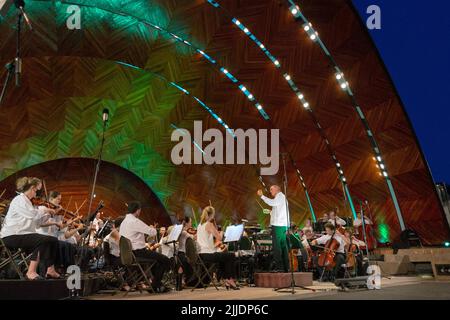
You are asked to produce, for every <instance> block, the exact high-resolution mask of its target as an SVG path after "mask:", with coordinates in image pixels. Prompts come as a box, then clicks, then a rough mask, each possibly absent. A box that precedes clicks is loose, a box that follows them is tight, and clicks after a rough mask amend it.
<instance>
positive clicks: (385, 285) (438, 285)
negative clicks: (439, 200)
mask: <svg viewBox="0 0 450 320" xmlns="http://www.w3.org/2000/svg"><path fill="white" fill-rule="evenodd" d="M310 288H313V289H317V291H316V292H312V291H310V290H303V289H296V292H295V294H292V293H286V292H283V293H278V292H275V291H273V289H267V288H255V287H243V288H241V290H238V291H227V290H226V289H225V288H224V287H219V291H217V290H216V289H215V288H214V287H212V288H211V287H210V288H207V289H196V290H194V291H193V292H192V291H191V290H190V289H189V290H188V289H185V290H183V291H180V292H177V291H173V292H169V293H165V294H147V293H145V294H144V293H142V294H141V293H139V292H131V293H129V294H128V295H126V296H125V293H123V292H118V293H116V294H114V295H112V294H111V293H110V292H108V293H99V294H96V295H94V296H90V297H88V299H92V300H122V299H125V300H282V299H286V300H303V299H305V300H311V299H312V300H351V299H363V300H386V299H387V300H403V299H404V300H422V299H425V300H450V281H436V280H434V279H433V278H431V279H428V278H421V277H391V278H390V279H388V278H383V279H382V287H381V289H380V290H350V291H349V292H342V291H339V290H338V288H337V287H336V286H335V285H334V284H333V283H319V282H314V285H313V286H311V287H310Z"/></svg>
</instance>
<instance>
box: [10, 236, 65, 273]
mask: <svg viewBox="0 0 450 320" xmlns="http://www.w3.org/2000/svg"><path fill="white" fill-rule="evenodd" d="M3 242H4V243H5V245H6V246H7V247H8V248H12V249H19V248H20V249H22V250H24V251H25V252H27V253H29V252H32V255H31V261H36V260H37V258H38V254H39V259H40V261H43V262H45V265H47V266H53V265H54V264H55V258H56V253H57V250H58V239H56V238H55V237H51V236H44V235H42V234H39V233H29V234H20V235H12V236H8V237H4V238H3Z"/></svg>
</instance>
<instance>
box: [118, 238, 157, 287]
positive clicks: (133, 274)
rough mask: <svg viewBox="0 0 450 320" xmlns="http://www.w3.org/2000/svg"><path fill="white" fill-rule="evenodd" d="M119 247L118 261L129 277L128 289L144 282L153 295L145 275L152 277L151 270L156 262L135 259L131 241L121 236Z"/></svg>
mask: <svg viewBox="0 0 450 320" xmlns="http://www.w3.org/2000/svg"><path fill="white" fill-rule="evenodd" d="M119 247H120V260H121V261H122V264H123V266H124V267H125V268H126V269H127V270H128V273H129V275H130V280H131V281H130V287H134V286H136V285H137V284H138V283H139V282H141V281H144V282H145V284H146V285H148V286H149V290H150V291H151V292H153V293H155V291H154V290H153V287H152V283H151V281H150V280H149V278H148V276H147V273H148V274H149V275H150V278H152V277H153V275H152V273H151V268H152V267H153V266H154V265H155V263H156V261H154V260H150V259H141V258H139V259H137V258H136V256H135V255H134V253H133V249H132V246H131V241H130V240H129V239H127V238H125V237H123V236H122V237H120V240H119ZM141 263H142V264H145V265H146V269H145V270H144V269H143V268H142V266H141ZM133 269H134V271H133Z"/></svg>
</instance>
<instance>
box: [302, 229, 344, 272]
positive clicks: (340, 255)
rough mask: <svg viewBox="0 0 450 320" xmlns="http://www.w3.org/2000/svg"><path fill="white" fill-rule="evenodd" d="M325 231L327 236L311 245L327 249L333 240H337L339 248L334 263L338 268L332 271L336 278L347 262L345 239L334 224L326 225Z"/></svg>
mask: <svg viewBox="0 0 450 320" xmlns="http://www.w3.org/2000/svg"><path fill="white" fill-rule="evenodd" d="M325 231H326V234H325V235H323V236H321V237H320V238H318V239H316V240H313V241H311V245H313V246H317V245H320V246H324V247H327V245H328V244H329V243H330V241H331V239H335V240H337V242H338V247H337V249H335V251H334V262H335V263H336V266H335V267H334V268H333V271H332V274H333V277H334V278H336V276H337V273H338V271H339V269H340V268H341V266H342V265H343V264H344V263H345V261H346V255H345V241H344V238H343V237H342V236H341V235H340V234H339V233H337V232H336V228H335V226H334V225H333V224H332V223H327V224H326V225H325Z"/></svg>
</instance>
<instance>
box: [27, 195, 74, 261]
mask: <svg viewBox="0 0 450 320" xmlns="http://www.w3.org/2000/svg"><path fill="white" fill-rule="evenodd" d="M61 200H62V197H61V194H60V193H59V192H58V191H50V192H49V194H48V202H49V203H50V204H51V205H52V206H53V207H54V208H60V207H61ZM43 208H44V206H39V207H38V210H43ZM66 227H67V225H66V223H65V222H64V217H63V215H54V216H52V217H49V218H48V219H46V220H44V221H42V223H41V224H40V226H39V228H37V229H36V231H37V232H38V233H40V234H43V235H47V236H51V237H55V238H57V239H58V249H57V254H56V261H55V265H56V266H57V267H62V268H63V269H66V268H67V267H68V266H70V265H73V264H75V254H76V251H75V250H74V249H73V248H72V246H71V245H70V244H68V243H67V242H66V241H62V240H61V239H60V237H61V235H62V234H64V230H65V228H66ZM41 266H43V267H44V269H45V268H46V266H44V265H43V264H42V263H41Z"/></svg>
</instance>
